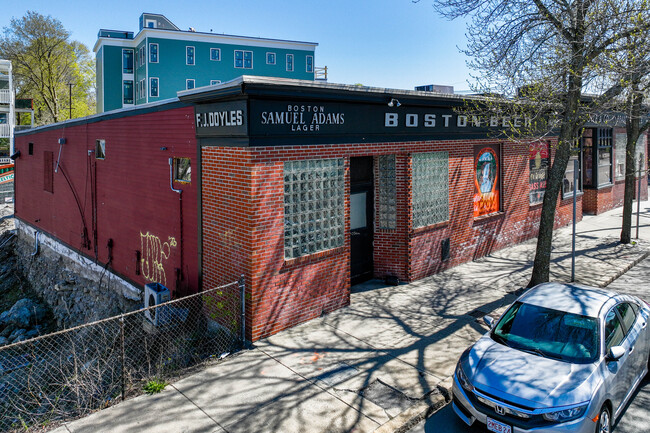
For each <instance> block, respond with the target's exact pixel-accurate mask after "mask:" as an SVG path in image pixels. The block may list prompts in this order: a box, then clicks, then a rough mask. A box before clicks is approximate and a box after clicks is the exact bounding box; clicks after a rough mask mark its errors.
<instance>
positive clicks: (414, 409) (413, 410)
mask: <svg viewBox="0 0 650 433" xmlns="http://www.w3.org/2000/svg"><path fill="white" fill-rule="evenodd" d="M448 392H449V390H447V389H445V388H443V387H440V386H438V392H435V391H434V392H433V393H432V394H431V395H429V396H427V397H426V399H425V400H423V401H420V402H418V403H417V404H415V405H413V406H411V407H409V408H408V409H406V410H404V411H402V412H400V413H399V414H397V415H396V416H395V417H393V418H391V419H390V420H389V421H387V422H385V423H384V424H382V425H381V426H379V427H377V428H376V429H375V430H373V433H406V432H407V431H409V430H410V429H411V428H413V427H414V426H415V425H416V424H418V423H419V422H420V421H422V420H424V419H427V418H429V417H430V416H431V415H433V414H434V413H436V412H438V410H440V409H442V408H443V407H444V406H445V405H447V403H449V401H448V400H447V398H446V397H445V395H448Z"/></svg>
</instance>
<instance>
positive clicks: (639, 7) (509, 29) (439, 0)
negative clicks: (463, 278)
mask: <svg viewBox="0 0 650 433" xmlns="http://www.w3.org/2000/svg"><path fill="white" fill-rule="evenodd" d="M433 2H434V6H435V7H436V9H437V10H438V11H439V12H440V13H441V14H442V15H443V16H445V17H448V18H451V19H454V18H458V17H469V18H470V22H469V24H468V31H467V36H468V45H467V48H466V49H465V50H464V52H465V53H466V54H468V55H469V56H470V57H471V58H472V61H471V63H470V66H471V67H473V68H474V69H475V70H476V71H478V73H479V77H478V78H479V82H481V83H482V84H483V85H484V86H485V87H486V88H489V89H499V90H498V91H497V92H498V93H502V94H504V95H510V96H515V95H516V93H517V89H519V88H525V89H526V94H525V97H526V101H527V103H528V104H530V105H531V106H535V105H536V103H537V105H538V106H542V107H543V109H541V110H539V111H538V112H539V113H544V112H545V113H546V115H548V113H549V112H555V113H556V119H557V121H558V127H559V133H558V145H557V147H556V149H555V158H554V160H553V164H552V166H551V169H550V172H549V176H548V180H547V184H546V193H545V195H544V202H543V205H542V206H543V207H542V214H541V217H540V227H539V235H538V238H537V250H536V254H535V262H534V267H533V273H532V277H531V280H530V282H529V286H533V285H536V284H539V283H541V282H545V281H548V279H549V268H550V255H551V244H552V236H553V226H554V222H555V212H556V206H557V201H558V197H559V194H560V192H561V189H562V182H563V180H564V176H565V171H566V167H567V163H568V161H569V159H570V157H571V153H572V150H573V146H574V145H575V143H576V140H577V139H578V136H579V133H580V131H581V128H582V125H583V124H584V122H585V115H586V112H587V111H588V110H590V109H593V106H594V103H597V102H600V101H602V100H605V99H607V98H608V97H610V96H611V95H612V94H616V93H617V92H618V90H617V88H618V86H615V87H614V88H613V89H610V91H608V92H605V93H604V95H603V96H602V97H601V98H598V99H597V100H595V101H594V100H593V99H591V98H590V99H586V98H584V92H585V90H592V89H603V88H602V87H600V86H601V85H602V80H600V78H602V77H601V76H600V75H599V73H598V72H599V71H598V68H597V67H596V63H597V62H598V61H599V59H601V58H602V57H603V56H604V55H606V54H607V53H609V52H610V51H611V50H613V49H615V48H616V46H617V45H618V43H619V42H620V41H622V40H625V39H626V38H627V37H629V36H630V35H633V34H638V33H639V32H640V31H645V30H647V29H648V27H649V26H648V22H649V21H650V19H649V11H650V5H649V4H648V1H647V0H617V1H615V2H614V1H611V0H567V1H558V0H433ZM544 101H546V102H544Z"/></svg>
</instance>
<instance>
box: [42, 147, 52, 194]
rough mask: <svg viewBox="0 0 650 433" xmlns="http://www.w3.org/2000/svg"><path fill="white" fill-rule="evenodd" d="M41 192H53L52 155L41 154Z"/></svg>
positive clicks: (48, 153) (50, 153)
mask: <svg viewBox="0 0 650 433" xmlns="http://www.w3.org/2000/svg"><path fill="white" fill-rule="evenodd" d="M43 190H44V191H47V192H52V193H53V192H54V153H53V152H43Z"/></svg>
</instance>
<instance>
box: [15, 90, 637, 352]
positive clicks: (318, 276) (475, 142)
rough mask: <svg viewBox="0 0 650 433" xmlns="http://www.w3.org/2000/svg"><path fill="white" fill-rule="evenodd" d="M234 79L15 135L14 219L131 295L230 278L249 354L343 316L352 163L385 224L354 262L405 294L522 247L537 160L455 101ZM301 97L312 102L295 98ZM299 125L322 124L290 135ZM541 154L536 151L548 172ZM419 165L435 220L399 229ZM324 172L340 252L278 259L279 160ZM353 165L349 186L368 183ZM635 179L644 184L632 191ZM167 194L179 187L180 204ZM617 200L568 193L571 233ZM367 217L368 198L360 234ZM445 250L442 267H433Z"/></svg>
mask: <svg viewBox="0 0 650 433" xmlns="http://www.w3.org/2000/svg"><path fill="white" fill-rule="evenodd" d="M248 80H251V82H250V83H248V82H245V81H246V80H243V79H242V82H233V83H231V84H228V83H225V84H224V86H223V88H222V89H220V91H223V92H226V93H227V92H231V93H228V94H226V93H219V94H216V95H215V94H212V93H210V92H208V91H205V92H207V93H206V94H202V92H204V91H202V90H200V89H197V90H196V94H195V95H193V94H190V96H188V97H187V98H188V99H187V100H184V99H183V98H181V102H179V101H175V102H170V104H172V105H169V106H166V105H165V104H162V105H160V106H151V107H142V108H140V109H137V110H131V111H124V112H121V113H118V114H110V113H108V114H106V115H104V116H102V117H98V118H91V119H88V120H86V121H83V120H82V121H79V122H78V123H72V124H60V125H55V126H52V127H48V128H44V129H41V130H34V131H32V132H30V133H23V134H19V135H18V137H17V143H16V148H17V149H18V150H20V151H21V153H22V156H21V157H20V158H19V159H18V161H17V163H16V216H17V217H18V218H20V219H21V220H22V221H24V222H25V223H27V224H29V225H31V226H32V227H34V229H38V230H42V231H45V232H47V233H49V234H51V235H52V236H53V237H54V238H57V239H59V240H60V241H61V242H63V243H64V244H67V245H68V246H70V247H71V248H73V249H75V250H77V251H80V252H81V253H83V254H85V255H86V256H89V257H94V255H95V251H97V256H96V259H97V262H98V263H102V264H109V263H110V269H111V270H112V271H113V272H115V273H117V274H119V275H120V276H123V277H124V278H126V279H127V280H129V281H131V282H132V283H134V284H136V285H143V284H144V283H146V282H149V281H157V282H161V283H163V284H165V285H167V286H168V287H170V288H172V289H174V296H175V297H178V296H182V295H185V294H187V293H191V292H195V291H198V290H202V289H203V290H208V289H211V288H214V287H218V286H221V285H224V284H228V283H231V282H233V281H235V280H237V279H239V278H240V276H242V275H243V276H244V278H245V281H246V297H245V305H246V331H247V338H249V339H251V340H253V341H254V340H258V339H260V338H264V337H266V336H269V335H272V334H274V333H276V332H279V331H281V330H283V329H287V328H289V327H292V326H295V325H297V324H299V323H302V322H305V321H308V320H310V319H313V318H315V317H318V316H320V315H322V314H325V313H328V312H331V311H334V310H336V309H337V308H340V307H342V306H345V305H347V304H349V302H350V283H351V262H352V260H351V259H352V251H353V249H352V247H351V245H352V242H351V234H350V233H351V222H350V220H351V215H350V209H351V206H352V204H351V199H350V195H351V194H350V191H351V186H353V187H359V185H358V184H354V185H352V182H351V178H352V175H351V168H350V167H351V158H356V157H368V156H372V157H374V165H373V166H374V177H375V179H374V188H375V190H374V194H371V196H374V197H377V196H378V194H377V192H378V191H377V189H378V185H379V184H380V182H379V168H378V167H379V163H378V160H379V157H380V156H382V155H395V181H396V185H395V191H396V207H395V209H396V225H395V228H393V229H383V228H378V227H377V224H375V227H374V230H373V238H372V241H373V242H372V246H371V248H372V251H371V252H370V251H369V250H368V251H369V253H368V254H372V257H373V276H374V277H375V278H386V277H396V278H398V279H399V280H400V281H414V280H417V279H420V278H423V277H426V276H429V275H432V274H434V273H437V272H440V271H442V270H444V269H447V268H450V267H452V266H456V265H458V264H460V263H463V262H467V261H471V260H474V259H476V258H479V257H483V256H485V255H487V254H490V253H491V252H493V251H496V250H499V249H501V248H504V247H506V246H509V245H513V244H515V243H518V242H522V241H525V240H527V239H530V238H532V237H534V236H536V234H537V231H538V229H539V217H540V213H541V209H542V205H541V204H533V205H531V204H530V193H531V189H530V188H532V189H533V191H532V192H533V193H536V192H538V191H540V188H542V189H543V182H545V179H544V177H543V175H542V177H541V178H536V179H535V182H531V181H530V178H531V177H530V173H531V172H530V167H531V164H533V163H534V164H535V167H536V168H535V170H538V171H537V172H536V173H539V170H542V174H543V167H542V168H541V169H540V165H538V163H539V162H540V159H541V158H542V157H541V156H540V154H539V153H537V156H536V157H535V158H532V157H531V149H530V147H529V144H528V143H521V142H508V141H504V140H496V139H487V138H485V137H490V136H492V135H489V134H488V133H487V132H486V130H485V128H487V126H485V125H488V122H484V123H483V127H482V126H481V125H482V124H481V121H480V120H479V121H478V124H476V123H475V122H474V121H472V122H469V121H468V119H467V118H466V117H465V118H464V119H462V116H461V115H458V114H457V113H456V112H454V111H453V107H454V105H453V104H452V103H456V104H457V105H456V106H458V104H460V103H461V102H462V101H461V98H456V99H454V98H452V97H444V98H441V97H439V96H435V95H434V96H430V95H426V94H425V95H423V94H421V93H420V92H411V93H408V92H407V93H404V94H403V95H400V96H399V97H400V99H401V100H402V104H403V109H402V111H398V110H397V107H394V106H392V105H387V101H386V99H387V97H386V95H385V94H384V93H382V92H378V91H376V90H364V91H360V90H358V89H356V88H355V89H352V90H350V89H348V88H347V87H346V88H343V89H341V88H340V87H339V86H337V85H329V84H313V83H312V84H310V85H309V86H307V87H304V88H303V87H301V86H304V84H301V82H295V83H293V82H291V80H288V81H287V80H285V81H282V82H281V83H275V82H271V83H270V84H269V83H266V82H263V83H261V84H260V83H258V82H257V81H256V80H259V79H257V78H255V79H253V78H249V79H248ZM287 83H289V84H287ZM245 84H250V85H251V86H253V87H252V88H251V89H252V90H251V95H252V96H251V95H245V94H244V93H245V87H246V86H245ZM255 85H257V86H258V87H255ZM291 86H294V87H296V88H298V89H299V91H296V89H295V88H290V87H291ZM287 87H289V88H287ZM314 89H316V90H314ZM308 91H310V92H315V93H313V94H312V95H310V96H306V95H305V92H308ZM265 92H269V93H268V94H266V95H265ZM283 92H284V96H283V97H282V98H281V97H279V96H278V94H283ZM319 92H320V93H319ZM224 95H225V97H224ZM233 95H234V96H233ZM192 98H194V99H192ZM255 98H257V100H256V99H255ZM283 98H286V100H290V101H293V102H291V103H287V102H286V100H285V99H283ZM301 98H302V99H301ZM321 98H322V100H323V101H325V102H322V103H321ZM328 98H329V99H328ZM364 98H365V99H364ZM405 98H407V99H405ZM408 98H412V99H411V100H409V99H408ZM221 99H223V100H221ZM388 100H390V99H388ZM341 101H343V102H341ZM360 101H361V102H360ZM390 101H391V102H392V100H390ZM454 101H455V102H454ZM188 102H189V103H188ZM191 104H195V105H194V107H192V106H191ZM321 104H322V106H321ZM277 107H279V108H277ZM387 107H390V110H389V109H388V108H387ZM404 107H406V108H404ZM404 110H408V111H404ZM255 113H257V115H255ZM310 113H311V114H314V115H315V116H314V119H316V120H318V122H321V123H316V124H315V125H314V124H313V121H312V123H311V124H307V123H303V118H305V119H308V118H309V115H310ZM255 116H256V117H255ZM316 116H318V117H316ZM355 116H356V117H355ZM436 116H438V117H436ZM454 116H456V117H454ZM436 119H437V122H438V123H436ZM400 122H401V123H400ZM497 124H498V122H497ZM489 125H490V127H492V126H493V125H492V120H490V122H489ZM296 127H297V128H296ZM472 128H474V129H472ZM482 128H483V129H482ZM61 137H65V138H66V140H67V143H66V144H64V145H63V147H62V148H61V149H62V159H61V161H62V164H61V165H60V169H61V171H60V172H57V173H56V174H52V169H53V168H54V167H53V165H54V163H55V162H56V161H57V160H58V152H59V145H58V144H57V140H58V138H61ZM96 139H105V141H106V158H105V159H103V160H96V159H95V158H94V154H93V153H92V152H93V151H94V148H95V140H96ZM29 143H33V149H34V152H33V155H31V154H29V151H28V149H29V148H31V147H30V146H29ZM554 144H556V143H555V139H551V140H550V158H551V159H552V156H553V148H554ZM479 145H480V146H490V147H491V148H493V149H496V150H495V152H496V153H499V154H500V158H499V159H500V160H499V164H500V169H499V170H498V178H499V185H500V189H499V192H498V193H499V197H500V207H499V210H498V212H495V213H492V214H489V215H484V216H481V217H478V218H477V217H475V216H474V215H475V210H474V196H475V193H476V188H477V187H478V184H477V183H476V181H477V175H476V167H477V166H476V160H475V157H476V150H477V146H479ZM479 149H480V148H479ZM497 150H498V152H497ZM533 150H534V149H533ZM427 152H447V155H448V160H447V162H448V191H447V194H448V201H449V205H448V217H447V220H446V221H441V222H438V223H436V224H432V225H428V226H424V227H418V228H414V226H413V218H412V214H413V203H412V200H413V198H412V197H413V184H412V178H413V173H412V171H413V170H414V166H413V155H415V154H418V153H427ZM496 153H495V154H496ZM547 153H548V150H547V151H546V152H545V154H547ZM547 156H548V155H547ZM174 157H183V158H190V159H191V163H192V166H193V167H195V170H193V172H194V173H193V174H192V176H193V178H192V181H191V182H190V183H179V182H173V183H172V184H171V185H170V177H169V176H170V173H169V169H170V167H169V163H168V158H174ZM543 158H544V159H546V156H544V157H543ZM326 159H338V160H342V161H344V165H343V167H344V175H343V179H344V182H343V185H344V186H343V189H344V192H343V195H342V196H343V197H344V198H343V203H344V205H343V206H344V209H343V213H342V214H343V221H344V230H343V238H342V239H343V241H342V245H340V246H337V247H335V248H331V249H325V250H324V251H320V252H316V253H313V254H309V255H303V256H299V255H298V254H296V255H298V256H299V257H298V258H292V259H286V258H285V221H284V219H285V196H284V194H285V187H286V186H285V173H284V169H285V163H286V162H290V161H297V160H326ZM46 161H49V162H48V163H47V164H45V162H46ZM352 161H353V162H354V163H356V162H359V160H352ZM363 161H369V160H366V159H363ZM44 164H45V165H44ZM337 164H338V163H337ZM338 167H339V166H337V170H339V168H338ZM367 167H368V169H367V170H366V172H365V173H367V174H368V176H367V177H365V178H364V182H367V183H368V184H370V180H369V179H370V178H371V177H372V176H370V175H369V173H370V171H369V167H370V165H367ZM436 167H440V165H437V166H436ZM63 172H65V173H67V175H68V179H67V180H66V179H65V176H64V175H63ZM337 173H338V171H337ZM354 174H358V172H355V173H354ZM45 175H47V177H46V178H44V176H45ZM338 176H340V175H338ZM338 179H339V180H337V182H338V183H337V185H339V186H337V191H338V192H337V193H338V194H339V198H340V197H341V196H340V192H341V188H340V185H341V183H340V182H341V180H340V177H339V178H338ZM540 179H541V180H540ZM538 181H539V182H538ZM641 182H642V185H643V186H644V187H645V186H647V181H646V180H645V178H644V179H642V180H641ZM531 185H537V186H532V187H531ZM540 185H542V186H540ZM172 186H173V187H174V188H178V189H182V190H183V194H182V197H181V196H180V195H178V194H177V193H175V192H174V191H172V190H171V187H172ZM199 186H200V187H199ZM52 191H53V192H52ZM355 191H356V190H355ZM438 191H440V190H438ZM643 191H644V196H645V195H647V189H646V188H643ZM371 192H373V191H371ZM75 194H76V198H75ZM199 194H200V196H199ZM622 196H623V190H622V183H621V182H620V181H617V182H615V184H614V185H613V186H609V187H606V188H602V189H600V190H596V189H593V190H589V189H587V190H585V191H584V194H581V195H579V196H578V205H577V211H578V215H577V218H578V220H580V219H581V218H582V212H583V210H584V211H585V212H594V213H599V212H603V211H604V210H608V209H611V208H613V207H616V206H620V204H621V201H622ZM181 198H182V200H181ZM644 198H645V197H644ZM93 203H94V204H93ZM337 203H339V202H337ZM572 207H573V206H572V200H571V199H570V198H567V199H559V201H558V207H557V211H556V218H555V225H556V227H557V226H563V225H567V224H569V223H570V222H571V219H572ZM337 209H338V211H339V212H340V210H341V208H340V207H338V206H337ZM357 209H358V208H357ZM370 209H372V208H370ZM379 210H380V206H379V202H378V200H375V201H374V217H375V218H374V221H375V223H376V221H377V215H378V214H379ZM490 211H491V210H490ZM442 214H443V215H444V208H443V211H442ZM337 218H340V217H339V216H337ZM438 221H440V220H438ZM338 228H340V226H339V227H338ZM338 228H337V230H338ZM310 230H311V229H310ZM84 232H87V235H84ZM338 233H340V232H338ZM319 234H320V233H316V235H319ZM311 235H314V232H311V233H310V234H309V236H311ZM316 235H314V236H316ZM447 239H448V240H449V257H448V259H446V260H443V257H442V243H443V241H445V242H446V240H447ZM340 240H341V236H339V237H338V238H337V243H336V245H339V243H340V242H341V241H340ZM109 244H111V245H112V247H111V251H110V257H109V250H108V245H109ZM292 246H293V245H292ZM315 251H318V250H315ZM288 254H292V252H291V251H290V252H289V253H288ZM355 257H356V256H355Z"/></svg>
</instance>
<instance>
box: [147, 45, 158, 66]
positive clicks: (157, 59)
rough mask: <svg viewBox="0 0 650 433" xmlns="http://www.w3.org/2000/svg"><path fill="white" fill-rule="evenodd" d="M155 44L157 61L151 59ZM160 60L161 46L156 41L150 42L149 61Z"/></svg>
mask: <svg viewBox="0 0 650 433" xmlns="http://www.w3.org/2000/svg"><path fill="white" fill-rule="evenodd" d="M152 45H155V46H156V61H155V62H154V61H153V60H151V46H152ZM159 62H160V46H158V44H157V43H155V42H150V43H149V63H159Z"/></svg>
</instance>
